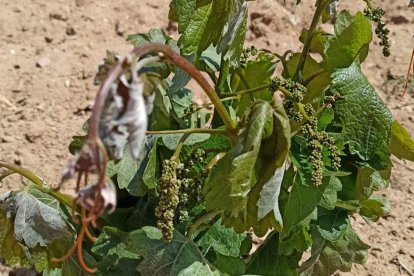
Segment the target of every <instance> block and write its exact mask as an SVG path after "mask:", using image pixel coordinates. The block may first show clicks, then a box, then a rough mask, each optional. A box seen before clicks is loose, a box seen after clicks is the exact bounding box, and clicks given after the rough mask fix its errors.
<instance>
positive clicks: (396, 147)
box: [388, 120, 414, 161]
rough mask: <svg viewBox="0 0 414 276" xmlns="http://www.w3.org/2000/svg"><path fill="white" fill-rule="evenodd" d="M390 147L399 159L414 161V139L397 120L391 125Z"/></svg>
mask: <svg viewBox="0 0 414 276" xmlns="http://www.w3.org/2000/svg"><path fill="white" fill-rule="evenodd" d="M388 148H389V150H390V151H391V153H392V154H393V155H395V156H396V157H398V158H399V159H407V160H410V161H414V141H413V139H412V138H411V136H410V134H409V133H408V131H407V130H406V129H405V128H404V127H403V126H402V125H401V124H400V123H399V122H398V121H397V120H395V121H394V122H393V123H392V126H391V143H390V145H389V146H388Z"/></svg>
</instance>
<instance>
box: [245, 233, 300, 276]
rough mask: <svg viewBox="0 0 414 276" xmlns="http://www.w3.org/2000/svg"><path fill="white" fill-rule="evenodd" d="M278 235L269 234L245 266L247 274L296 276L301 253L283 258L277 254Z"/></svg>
mask: <svg viewBox="0 0 414 276" xmlns="http://www.w3.org/2000/svg"><path fill="white" fill-rule="evenodd" d="M279 250H280V249H279V235H278V234H276V233H275V232H273V233H271V234H270V235H269V236H268V237H267V238H266V240H265V241H264V242H263V244H261V245H260V247H259V248H258V249H257V251H256V252H255V253H254V254H253V255H252V256H251V259H250V262H249V263H248V264H247V270H246V273H247V274H252V275H272V276H273V275H274V276H296V275H297V273H296V269H297V268H298V267H299V265H298V263H299V261H300V258H301V255H302V254H301V253H299V254H297V253H294V254H292V255H288V256H285V255H283V254H280V252H279Z"/></svg>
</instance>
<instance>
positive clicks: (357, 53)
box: [321, 10, 372, 72]
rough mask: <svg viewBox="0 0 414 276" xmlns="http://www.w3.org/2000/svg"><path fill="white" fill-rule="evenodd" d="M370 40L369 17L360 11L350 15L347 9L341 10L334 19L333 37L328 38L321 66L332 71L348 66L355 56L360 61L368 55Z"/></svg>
mask: <svg viewBox="0 0 414 276" xmlns="http://www.w3.org/2000/svg"><path fill="white" fill-rule="evenodd" d="M371 40H372V27H371V22H370V21H369V19H367V18H366V17H365V16H364V14H363V13H361V12H357V14H356V15H355V17H352V16H351V15H350V14H349V12H348V11H346V10H344V11H342V12H341V13H340V14H339V16H338V18H337V20H336V24H335V37H333V38H331V39H330V40H329V46H328V47H327V48H326V52H325V55H324V60H323V61H322V64H321V65H322V67H323V68H325V69H326V70H328V71H330V72H332V71H333V70H335V69H337V68H347V67H349V66H350V65H351V64H352V63H353V62H354V60H355V59H356V58H357V59H358V60H359V61H360V62H361V63H362V62H363V61H364V60H365V58H366V57H367V55H368V46H369V43H370V42H371Z"/></svg>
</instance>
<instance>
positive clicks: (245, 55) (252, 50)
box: [240, 45, 259, 68]
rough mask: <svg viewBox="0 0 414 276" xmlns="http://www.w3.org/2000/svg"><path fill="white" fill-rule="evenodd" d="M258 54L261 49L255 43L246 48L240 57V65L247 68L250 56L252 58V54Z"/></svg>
mask: <svg viewBox="0 0 414 276" xmlns="http://www.w3.org/2000/svg"><path fill="white" fill-rule="evenodd" d="M258 54H259V50H258V49H257V48H256V47H254V46H253V45H252V46H250V47H247V48H244V49H243V52H242V54H241V57H240V67H241V68H246V66H247V61H248V60H249V58H251V57H252V56H257V55H258Z"/></svg>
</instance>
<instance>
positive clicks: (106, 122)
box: [100, 77, 152, 159]
mask: <svg viewBox="0 0 414 276" xmlns="http://www.w3.org/2000/svg"><path fill="white" fill-rule="evenodd" d="M148 103H149V104H150V105H152V102H151V101H148ZM151 109H152V108H151V107H148V108H147V106H146V102H145V99H144V83H143V82H142V81H140V80H139V79H137V80H135V81H133V82H132V83H128V82H127V81H126V79H125V77H121V81H120V82H118V83H117V84H113V86H112V89H111V95H110V96H109V97H108V99H107V101H106V103H105V107H104V110H103V112H102V116H101V124H100V137H101V139H102V141H103V143H104V144H105V147H106V148H107V150H108V152H109V154H110V155H111V157H113V158H114V159H122V158H123V148H124V146H125V144H126V143H127V142H128V144H129V148H130V151H131V154H132V156H133V157H134V158H138V156H139V152H140V148H141V144H142V142H143V141H144V137H145V131H146V129H147V124H148V116H147V111H148V110H151Z"/></svg>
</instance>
